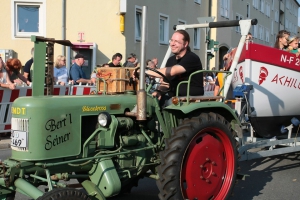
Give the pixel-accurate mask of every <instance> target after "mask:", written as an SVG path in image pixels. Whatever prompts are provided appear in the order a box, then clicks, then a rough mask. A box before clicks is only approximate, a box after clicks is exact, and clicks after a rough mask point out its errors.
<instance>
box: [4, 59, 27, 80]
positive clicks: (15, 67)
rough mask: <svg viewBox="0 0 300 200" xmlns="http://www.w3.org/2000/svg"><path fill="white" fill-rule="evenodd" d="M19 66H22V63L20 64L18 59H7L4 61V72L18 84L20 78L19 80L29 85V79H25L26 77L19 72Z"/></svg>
mask: <svg viewBox="0 0 300 200" xmlns="http://www.w3.org/2000/svg"><path fill="white" fill-rule="evenodd" d="M21 67H22V64H21V62H20V60H19V59H17V58H12V59H8V60H7V61H6V72H7V74H8V77H9V79H10V81H12V82H14V83H15V84H17V85H19V84H20V83H21V82H20V80H21V81H23V82H24V83H26V84H27V85H28V86H29V85H31V82H30V81H29V80H27V78H25V77H24V76H23V75H22V74H21V73H20V70H21ZM19 79H20V80H19Z"/></svg>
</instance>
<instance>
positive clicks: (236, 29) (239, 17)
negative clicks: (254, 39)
mask: <svg viewBox="0 0 300 200" xmlns="http://www.w3.org/2000/svg"><path fill="white" fill-rule="evenodd" d="M235 19H236V20H242V19H243V16H242V15H240V14H238V13H237V14H236V16H235ZM235 31H236V32H238V33H240V32H241V28H240V26H236V27H235Z"/></svg>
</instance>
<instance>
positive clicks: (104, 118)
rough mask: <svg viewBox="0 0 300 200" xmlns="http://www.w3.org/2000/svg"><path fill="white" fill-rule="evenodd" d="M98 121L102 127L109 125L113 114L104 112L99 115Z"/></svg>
mask: <svg viewBox="0 0 300 200" xmlns="http://www.w3.org/2000/svg"><path fill="white" fill-rule="evenodd" d="M98 122H99V124H100V126H102V127H109V125H110V123H111V116H110V115H109V114H108V113H107V112H102V113H100V114H99V115H98Z"/></svg>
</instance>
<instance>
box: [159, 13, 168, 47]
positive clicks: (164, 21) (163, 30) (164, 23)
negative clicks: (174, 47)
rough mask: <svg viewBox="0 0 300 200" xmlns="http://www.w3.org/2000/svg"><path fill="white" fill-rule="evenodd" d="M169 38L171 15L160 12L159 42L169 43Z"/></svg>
mask: <svg viewBox="0 0 300 200" xmlns="http://www.w3.org/2000/svg"><path fill="white" fill-rule="evenodd" d="M168 39H169V17H168V16H167V15H164V14H159V43H160V44H168Z"/></svg>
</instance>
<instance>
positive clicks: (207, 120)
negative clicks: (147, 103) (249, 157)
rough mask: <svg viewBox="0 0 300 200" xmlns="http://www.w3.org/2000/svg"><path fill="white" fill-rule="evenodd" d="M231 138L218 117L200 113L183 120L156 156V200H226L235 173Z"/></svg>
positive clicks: (230, 190) (221, 119)
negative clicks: (157, 189)
mask: <svg viewBox="0 0 300 200" xmlns="http://www.w3.org/2000/svg"><path fill="white" fill-rule="evenodd" d="M235 136H236V134H235V132H234V131H233V130H232V129H231V128H230V123H228V122H227V121H226V120H225V119H224V118H223V117H222V116H221V115H219V114H215V113H202V114H201V115H200V116H198V117H194V118H191V119H185V120H183V122H182V123H181V124H180V125H179V126H178V127H177V128H174V129H173V130H172V135H171V137H170V138H168V139H166V147H165V150H164V151H162V152H160V158H161V164H160V165H159V166H158V169H157V170H158V174H159V180H157V186H158V188H159V190H160V193H159V198H160V199H161V200H166V199H204V200H208V199H215V200H223V199H226V198H228V197H229V196H230V195H231V193H232V190H233V188H234V185H235V182H236V174H237V171H238V169H239V168H238V162H237V161H238V152H237V148H238V143H237V142H236V140H235Z"/></svg>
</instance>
